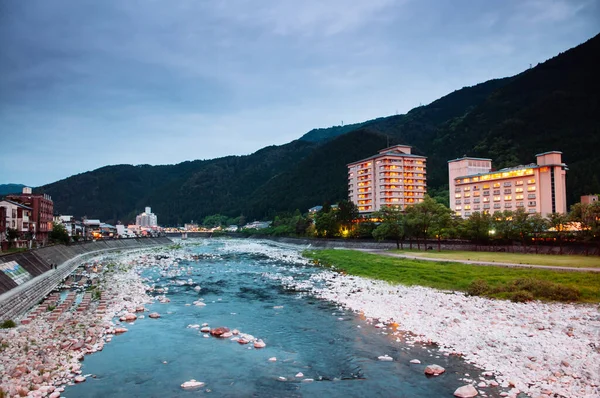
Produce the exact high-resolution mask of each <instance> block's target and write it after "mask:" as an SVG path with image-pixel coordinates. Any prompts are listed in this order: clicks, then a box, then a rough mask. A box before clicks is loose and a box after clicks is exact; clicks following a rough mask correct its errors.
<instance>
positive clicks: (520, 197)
mask: <svg viewBox="0 0 600 398" xmlns="http://www.w3.org/2000/svg"><path fill="white" fill-rule="evenodd" d="M515 199H517V200H521V199H523V195H522V194H521V195H517V196H516V197H515Z"/></svg>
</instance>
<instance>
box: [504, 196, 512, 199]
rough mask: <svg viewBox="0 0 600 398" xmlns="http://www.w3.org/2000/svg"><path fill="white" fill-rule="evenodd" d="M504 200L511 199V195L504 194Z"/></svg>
mask: <svg viewBox="0 0 600 398" xmlns="http://www.w3.org/2000/svg"><path fill="white" fill-rule="evenodd" d="M504 200H512V195H506V196H505V197H504Z"/></svg>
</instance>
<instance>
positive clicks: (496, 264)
mask: <svg viewBox="0 0 600 398" xmlns="http://www.w3.org/2000/svg"><path fill="white" fill-rule="evenodd" d="M355 250H359V251H361V252H365V253H372V254H379V255H382V256H388V257H395V258H406V259H410V260H423V261H436V262H442V263H446V262H448V263H461V264H472V265H482V266H488V267H506V268H535V269H548V270H552V271H563V272H600V268H590V267H564V266H560V265H557V266H554V265H535V264H517V263H502V262H495V261H473V260H455V259H449V258H431V257H422V256H414V255H410V254H400V253H391V252H389V251H387V250H381V249H355Z"/></svg>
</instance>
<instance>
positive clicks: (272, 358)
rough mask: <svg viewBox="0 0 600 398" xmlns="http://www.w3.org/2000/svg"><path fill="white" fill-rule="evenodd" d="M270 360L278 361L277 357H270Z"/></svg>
mask: <svg viewBox="0 0 600 398" xmlns="http://www.w3.org/2000/svg"><path fill="white" fill-rule="evenodd" d="M269 362H277V358H275V357H271V358H269Z"/></svg>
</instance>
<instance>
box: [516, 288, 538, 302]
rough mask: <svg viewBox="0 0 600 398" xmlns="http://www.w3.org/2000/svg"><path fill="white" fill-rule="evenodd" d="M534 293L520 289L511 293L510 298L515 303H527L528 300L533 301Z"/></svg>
mask: <svg viewBox="0 0 600 398" xmlns="http://www.w3.org/2000/svg"><path fill="white" fill-rule="evenodd" d="M533 299H534V297H533V293H531V292H528V291H527V290H519V291H516V292H514V293H513V294H511V296H510V300H511V301H514V302H515V303H526V302H528V301H533Z"/></svg>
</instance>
